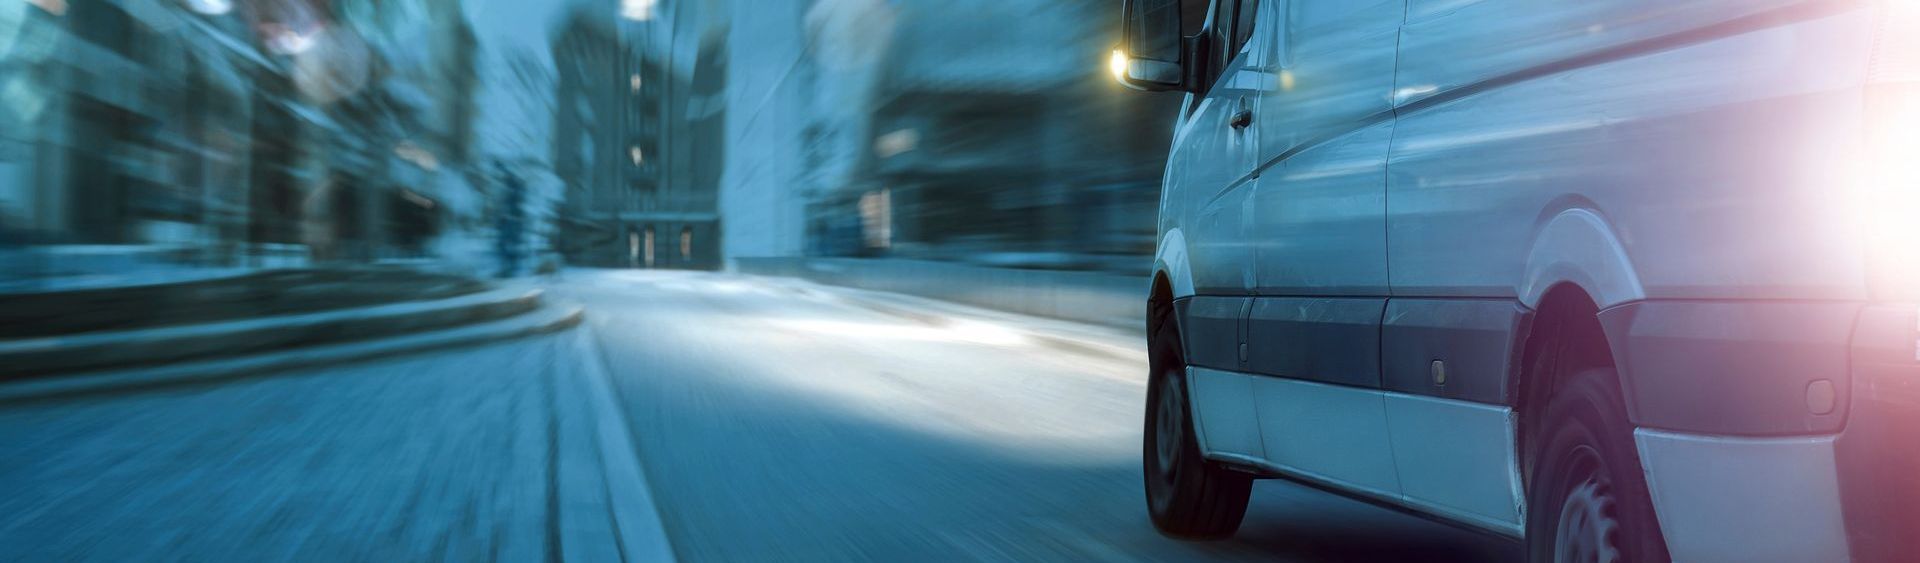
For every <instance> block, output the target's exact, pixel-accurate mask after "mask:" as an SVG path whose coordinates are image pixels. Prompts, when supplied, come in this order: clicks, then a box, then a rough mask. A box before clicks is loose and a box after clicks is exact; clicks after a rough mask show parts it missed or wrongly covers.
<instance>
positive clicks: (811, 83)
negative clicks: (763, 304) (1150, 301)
mask: <svg viewBox="0 0 1920 563" xmlns="http://www.w3.org/2000/svg"><path fill="white" fill-rule="evenodd" d="M751 4H753V10H752V12H753V13H752V14H740V15H738V16H736V17H735V18H734V19H733V25H734V26H735V27H734V30H733V34H732V36H733V37H734V40H735V44H734V45H733V53H734V63H733V64H734V65H735V66H734V68H735V71H734V73H733V75H734V77H735V82H734V84H733V86H734V88H735V89H734V90H733V91H731V92H730V93H729V95H730V100H731V102H732V103H733V104H735V107H734V108H733V112H734V114H735V115H742V114H745V115H748V116H751V117H750V119H749V121H748V122H747V123H738V124H729V128H730V136H729V139H730V140H731V143H730V144H729V150H730V152H732V153H733V154H735V155H740V154H743V153H754V154H755V155H756V156H755V157H753V158H750V159H742V160H733V161H729V163H728V171H729V176H728V178H727V180H726V182H725V185H726V187H727V190H729V193H728V194H726V196H725V198H726V202H727V203H728V205H727V206H726V207H725V208H724V211H725V213H726V215H727V217H728V219H729V220H730V221H737V220H740V218H741V217H743V216H753V217H761V218H763V220H761V221H754V222H750V223H748V224H750V225H752V227H751V228H752V229H755V232H742V231H747V230H748V229H749V227H747V226H745V225H742V226H740V227H739V228H735V229H730V231H729V233H728V241H729V243H730V244H729V246H728V256H729V257H754V256H798V255H825V256H891V257H906V258H920V259H937V260H961V261H969V262H977V263H986V264H991V265H1000V266H1011V267H1041V268H1073V269H1111V270H1120V271H1131V270H1138V269H1140V268H1144V267H1145V265H1144V264H1145V262H1144V260H1145V257H1146V256H1147V255H1149V254H1150V253H1151V252H1152V250H1153V235H1154V213H1155V211H1156V206H1157V203H1158V194H1159V185H1158V179H1159V177H1160V171H1161V169H1162V167H1163V165H1164V162H1165V158H1166V153H1167V138H1168V136H1167V135H1166V134H1165V133H1166V131H1165V130H1166V129H1167V128H1168V126H1169V125H1168V124H1170V123H1171V122H1172V120H1173V116H1174V112H1175V111H1176V110H1177V107H1176V105H1177V101H1176V100H1172V99H1168V97H1163V96H1145V95H1140V94H1138V93H1134V92H1127V91H1124V90H1122V89H1121V88H1120V87H1119V86H1118V85H1116V84H1114V83H1113V82H1112V80H1111V79H1110V78H1109V77H1107V76H1106V74H1105V71H1104V64H1103V61H1104V60H1105V54H1106V53H1107V51H1108V49H1110V48H1111V46H1112V45H1113V43H1114V39H1113V35H1112V33H1113V29H1115V27H1114V25H1115V24H1116V22H1117V20H1118V18H1119V2H1117V1H1112V0H1008V1H1002V2H990V3H954V2H942V1H939V0H894V1H882V0H814V1H811V2H809V1H802V0H792V1H788V2H764V3H763V2H751ZM736 9H738V8H736ZM796 15H799V17H798V18H796V17H795V16H796ZM795 21H798V22H800V25H794V23H793V22H795ZM774 77H778V78H774ZM756 80H758V81H757V82H756ZM796 209H798V211H795V210H796ZM795 213H797V214H798V215H794V214H795ZM734 242H743V243H745V244H732V243H734Z"/></svg>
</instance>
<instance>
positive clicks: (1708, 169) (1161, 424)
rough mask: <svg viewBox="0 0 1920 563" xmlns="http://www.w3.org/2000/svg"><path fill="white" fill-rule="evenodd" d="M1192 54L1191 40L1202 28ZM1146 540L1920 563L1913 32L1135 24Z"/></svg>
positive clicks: (1321, 6)
mask: <svg viewBox="0 0 1920 563" xmlns="http://www.w3.org/2000/svg"><path fill="white" fill-rule="evenodd" d="M1196 20H1197V21H1196ZM1122 36H1123V37H1124V39H1123V44H1122V45H1121V47H1120V48H1119V49H1118V50H1117V51H1116V52H1115V53H1114V57H1113V61H1112V66H1113V70H1114V72H1115V74H1116V75H1117V76H1118V78H1119V79H1120V80H1121V81H1122V82H1123V83H1125V84H1127V85H1129V86H1132V87H1135V88H1139V89H1146V90H1170V91H1184V92H1187V93H1188V101H1187V104H1186V108H1185V110H1184V111H1183V113H1182V115H1181V118H1180V122H1179V123H1178V126H1177V129H1176V132H1175V133H1174V139H1173V148H1172V153H1171V156H1170V157H1169V160H1168V165H1167V172H1166V178H1165V189H1164V194H1163V196H1162V200H1161V209H1160V237H1159V250H1158V253H1157V255H1156V257H1155V260H1154V268H1155V271H1154V273H1153V280H1154V281H1153V285H1152V289H1151V297H1150V299H1151V301H1150V306H1149V319H1148V326H1149V334H1150V339H1151V347H1152V351H1153V365H1154V375H1153V383H1152V385H1151V386H1150V387H1149V389H1150V390H1149V392H1148V408H1147V413H1146V438H1145V449H1144V458H1145V459H1144V465H1145V473H1146V493H1147V500H1148V505H1149V509H1150V511H1151V513H1152V517H1153V521H1154V523H1155V524H1156V525H1157V526H1158V527H1159V529H1160V530H1161V531H1163V532H1164V533H1167V534H1170V535H1175V536H1181V537H1196V538H1206V537H1221V536H1225V535H1230V534H1232V533H1233V532H1234V531H1235V530H1236V529H1237V528H1238V526H1239V524H1240V521H1241V519H1242V517H1243V515H1244V513H1245V511H1246V503H1247V495H1248V490H1249V482H1250V480H1251V479H1255V478H1262V477H1278V478H1285V479H1290V480H1294V481H1298V482H1302V483H1306V484H1309V485H1312V486H1315V487H1319V488H1322V489H1326V490H1329V491H1334V492H1337V493H1340V494H1344V495H1348V496H1351V497H1355V498H1359V499H1363V500H1366V501H1370V502H1374V503H1377V504H1381V505H1385V506H1390V507H1394V508H1397V509H1401V510H1405V511H1410V512H1413V513H1417V514H1420V515H1425V516H1429V517H1432V518H1437V519H1440V520H1443V521H1446V522H1449V523H1454V524H1458V525H1462V526H1466V527H1470V528H1473V529H1478V530H1483V531H1487V532H1491V533H1494V534H1499V535H1503V536H1507V537H1511V538H1515V539H1518V540H1523V541H1525V542H1526V544H1527V546H1528V548H1527V551H1528V553H1529V556H1530V557H1531V558H1532V559H1533V560H1536V561H1664V560H1668V559H1673V560H1679V561H1738V562H1756V561H1791V562H1810V561H1818V562H1828V561H1845V560H1856V561H1916V560H1920V349H1916V341H1917V340H1920V308H1917V307H1916V305H1915V304H1916V303H1920V0H1847V1H1837V0H1691V1H1682V0H1583V1H1579V2H1572V1H1567V2H1554V1H1543V0H1211V1H1208V0H1187V1H1186V2H1181V1H1180V0H1130V1H1129V2H1127V6H1126V14H1125V30H1124V33H1123V34H1122Z"/></svg>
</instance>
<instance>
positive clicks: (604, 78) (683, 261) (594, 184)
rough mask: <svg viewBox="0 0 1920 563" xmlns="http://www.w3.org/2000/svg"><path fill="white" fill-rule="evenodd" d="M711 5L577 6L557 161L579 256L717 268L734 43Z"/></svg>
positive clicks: (560, 92) (562, 50)
mask: <svg viewBox="0 0 1920 563" xmlns="http://www.w3.org/2000/svg"><path fill="white" fill-rule="evenodd" d="M700 7H701V5H700V4H697V3H691V2H689V3H684V4H674V5H672V6H671V7H670V8H669V9H668V10H666V11H663V12H662V13H658V14H652V13H649V14H646V17H644V18H640V17H632V15H623V16H622V17H618V18H616V17H610V14H612V13H613V12H612V10H611V7H610V6H605V5H601V4H595V3H587V4H581V5H578V6H576V7H575V8H574V9H573V10H572V11H571V12H570V13H569V14H568V15H567V16H566V17H565V18H564V20H563V23H562V24H561V25H560V26H559V28H558V31H557V32H556V34H555V36H554V38H553V45H552V53H553V62H554V68H555V72H556V75H557V78H556V80H555V91H554V98H553V100H554V112H555V113H554V120H553V124H554V127H553V139H552V146H553V156H552V162H553V169H554V173H555V174H556V175H557V176H558V177H559V178H560V180H561V181H562V182H563V183H564V184H565V190H566V203H565V205H564V207H563V211H562V217H561V231H562V234H561V240H562V241H563V243H562V244H561V252H562V253H564V254H565V255H566V257H567V259H568V261H569V262H570V263H576V264H586V265H597V266H615V267H636V268H691V269H712V268H716V267H718V266H719V256H720V247H721V232H720V224H721V221H720V215H719V212H718V179H719V174H718V172H717V171H718V162H720V160H721V159H722V158H723V156H722V152H721V151H722V150H723V149H722V147H721V143H720V139H721V136H720V128H721V126H722V125H721V124H722V123H724V121H725V116H726V112H725V109H726V108H725V107H724V106H723V105H721V104H718V103H715V102H714V101H713V100H714V99H715V98H716V96H717V95H718V93H719V92H720V91H722V90H723V89H724V88H725V69H726V66H725V63H726V59H725V58H724V53H725V50H724V43H723V42H721V41H719V40H718V38H715V37H713V36H711V35H708V34H703V33H692V32H689V31H688V29H694V30H698V29H700V28H701V23H700V22H701V21H702V15H703V14H702V13H701V11H700Z"/></svg>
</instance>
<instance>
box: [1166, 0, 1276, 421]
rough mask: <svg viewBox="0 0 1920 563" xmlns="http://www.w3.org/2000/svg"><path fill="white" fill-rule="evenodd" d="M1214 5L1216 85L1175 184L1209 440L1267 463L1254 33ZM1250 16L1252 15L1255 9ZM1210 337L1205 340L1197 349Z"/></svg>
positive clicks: (1178, 152) (1192, 119)
mask: <svg viewBox="0 0 1920 563" xmlns="http://www.w3.org/2000/svg"><path fill="white" fill-rule="evenodd" d="M1255 1H1257V0H1213V2H1212V6H1211V8H1210V9H1209V10H1208V12H1207V18H1206V23H1205V24H1204V25H1205V27H1204V28H1203V29H1202V30H1201V33H1206V34H1210V35H1211V37H1210V39H1209V40H1208V41H1207V44H1208V46H1209V48H1208V49H1207V50H1206V51H1205V52H1204V56H1203V57H1202V59H1203V60H1201V61H1196V63H1197V64H1201V65H1204V66H1203V67H1202V70H1201V72H1202V73H1203V74H1202V75H1201V76H1202V77H1203V78H1206V79H1207V81H1208V83H1210V84H1211V85H1212V86H1211V87H1209V88H1207V91H1206V93H1205V94H1204V95H1198V96H1194V97H1192V98H1191V99H1190V100H1189V103H1188V108H1189V111H1188V113H1189V115H1188V116H1187V121H1186V122H1185V123H1184V126H1183V127H1181V129H1180V131H1179V133H1178V134H1177V136H1176V137H1175V140H1174V147H1175V148H1174V152H1173V162H1174V165H1173V166H1171V167H1169V172H1168V174H1169V177H1168V185H1169V186H1170V187H1174V188H1176V189H1177V191H1174V192H1173V193H1174V194H1175V195H1174V196H1173V197H1178V198H1181V199H1180V203H1183V204H1184V205H1183V206H1182V207H1183V208H1184V209H1183V211H1182V223H1183V225H1184V229H1183V230H1184V231H1185V236H1186V242H1187V254H1188V265H1189V266H1190V268H1191V272H1192V276H1193V288H1194V293H1195V294H1196V295H1197V297H1195V298H1194V299H1192V300H1191V301H1190V302H1189V305H1188V311H1187V314H1186V315H1184V316H1185V318H1186V319H1187V323H1188V326H1186V327H1184V329H1185V330H1183V333H1184V334H1185V335H1186V337H1187V338H1188V339H1189V341H1188V343H1187V354H1188V357H1187V362H1188V364H1190V365H1191V366H1193V367H1194V369H1193V370H1192V372H1191V375H1190V376H1189V379H1188V381H1190V382H1191V384H1192V385H1191V386H1190V387H1191V390H1192V393H1193V397H1192V399H1191V400H1192V401H1193V403H1194V412H1195V413H1196V416H1198V417H1199V419H1200V420H1199V421H1198V424H1197V425H1196V426H1197V427H1198V429H1199V431H1200V432H1199V433H1200V439H1201V441H1202V443H1203V444H1204V445H1205V447H1206V450H1207V451H1208V452H1209V453H1210V454H1212V455H1215V456H1222V455H1224V456H1238V457H1244V458H1251V459H1261V458H1262V457H1263V454H1262V452H1261V444H1260V428H1259V425H1258V424H1257V423H1256V422H1255V420H1254V417H1253V399H1252V395H1253V394H1252V390H1251V385H1252V381H1251V378H1249V377H1248V376H1246V375H1245V374H1244V373H1243V371H1244V370H1243V368H1244V365H1245V360H1246V356H1245V353H1244V352H1245V347H1243V346H1241V344H1242V343H1243V342H1244V331H1243V330H1241V329H1242V328H1243V323H1244V322H1245V319H1246V311H1247V307H1249V306H1250V305H1251V304H1252V294H1253V285H1254V278H1253V260H1254V256H1253V245H1252V238H1251V229H1252V226H1253V207H1252V199H1253V185H1252V173H1253V164H1254V157H1255V153H1256V150H1255V149H1256V147H1257V145H1256V137H1255V131H1254V127H1253V123H1254V119H1255V116H1254V111H1255V109H1256V108H1254V105H1253V103H1254V99H1255V95H1256V93H1257V91H1258V90H1257V88H1256V87H1257V85H1258V81H1257V80H1255V79H1254V77H1251V76H1249V73H1248V72H1247V70H1246V69H1247V68H1248V67H1249V63H1250V62H1253V61H1250V60H1249V57H1250V55H1249V53H1250V52H1251V51H1250V50H1249V49H1247V48H1246V46H1247V45H1249V44H1251V41H1250V40H1251V39H1252V31H1253V26H1252V25H1251V24H1252V21H1251V20H1248V21H1247V22H1246V23H1247V24H1248V25H1246V26H1245V27H1244V29H1242V28H1240V27H1239V26H1238V21H1237V20H1236V17H1237V16H1238V15H1239V14H1240V12H1241V5H1242V4H1243V3H1244V4H1246V5H1249V6H1251V5H1252V4H1253V3H1254V2H1255ZM1247 12H1248V13H1249V14H1251V13H1252V10H1251V9H1250V8H1249V9H1248V10H1247ZM1197 339H1205V340H1206V341H1205V342H1196V340H1197Z"/></svg>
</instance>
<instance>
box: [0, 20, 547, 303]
mask: <svg viewBox="0 0 1920 563" xmlns="http://www.w3.org/2000/svg"><path fill="white" fill-rule="evenodd" d="M475 1H478V0H475ZM468 4H469V2H468V1H464V0H463V1H445V0H250V1H244V2H240V1H233V0H32V1H30V2H19V1H16V2H10V3H0V247H4V246H6V243H8V242H15V243H28V244H31V245H33V246H32V248H33V249H34V251H33V252H32V253H31V254H34V255H36V256H39V257H47V256H52V257H59V256H67V255H88V256H96V255H127V256H142V257H145V256H149V255H151V256H160V257H162V260H163V261H167V262H176V263H180V264H190V265H203V266H204V265H254V266H263V265H265V266H271V265H295V264H304V263H308V262H310V261H313V262H366V261H374V260H389V259H436V260H437V259H445V258H448V257H449V256H448V255H449V254H450V253H458V254H464V255H465V256H463V257H462V259H463V260H465V261H466V262H469V263H473V262H480V261H484V260H486V259H488V258H486V257H482V256H481V255H483V254H486V253H489V252H491V251H492V250H491V246H493V245H486V244H464V245H462V244H446V241H447V240H448V238H449V237H450V236H453V235H458V236H459V237H464V238H466V239H472V238H476V237H480V236H486V235H483V234H481V233H482V232H483V231H488V230H489V229H491V228H494V227H495V226H496V223H497V221H496V220H495V218H496V217H500V216H504V215H505V214H504V213H503V209H502V208H501V207H500V205H499V203H498V202H499V201H502V200H503V198H504V195H503V194H504V192H505V191H508V190H507V189H506V188H505V187H504V186H505V185H507V182H504V181H503V173H502V171H503V170H514V171H516V174H517V175H519V176H523V177H526V178H531V179H532V181H530V182H522V185H531V186H534V187H535V188H538V187H539V186H541V185H542V182H541V179H543V178H550V177H551V171H550V170H546V171H545V172H542V171H543V170H545V169H546V168H548V167H547V166H546V164H545V155H546V153H547V151H546V150H545V148H544V147H540V148H538V149H534V151H533V152H537V153H538V156H537V157H528V156H527V155H525V154H508V155H502V154H498V153H488V154H484V155H483V154H481V153H479V152H478V151H476V150H475V148H474V145H475V142H474V139H475V136H476V133H475V131H476V127H477V123H478V121H479V116H480V113H481V110H480V107H479V104H478V100H477V91H478V89H479V83H478V82H479V76H480V72H479V69H478V64H479V63H478V53H479V52H480V50H481V49H480V45H479V38H478V37H477V36H476V34H475V33H474V30H473V27H472V25H471V23H470V21H469V18H468V17H467V14H466V13H465V9H466V6H467V5H468ZM550 94H551V89H550V88H543V89H542V91H541V92H540V96H541V97H542V98H543V99H544V97H545V96H548V95H550ZM543 113H544V112H543ZM535 192H538V189H536V190H535ZM536 195H537V193H536ZM554 199H556V198H542V197H534V198H532V199H526V198H522V200H523V201H527V202H529V203H528V204H527V205H530V206H538V205H551V203H552V200H554ZM522 215H524V213H522ZM534 215H536V216H537V215H539V214H538V213H535V214H534ZM548 219H550V217H549V218H548ZM549 222H550V221H549ZM529 232H530V233H534V234H535V235H537V236H545V237H550V236H551V234H552V233H551V229H550V228H535V229H531V230H530V231H529ZM543 245H544V243H541V242H538V241H535V240H533V239H530V240H529V241H528V244H526V246H530V247H539V246H543ZM15 247H16V248H18V247H19V246H18V245H17V244H16V245H15ZM536 250H537V249H536ZM147 261H149V260H146V259H144V258H142V259H140V260H134V262H147ZM57 262H59V260H52V261H49V260H37V261H36V262H35V264H36V266H34V267H35V268H37V270H35V271H33V272H29V273H26V274H20V273H19V272H10V273H14V274H18V275H27V276H57V275H62V274H63V273H64V272H63V271H61V270H62V268H63V266H61V265H59V264H58V263H57ZM10 269H12V268H10Z"/></svg>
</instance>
